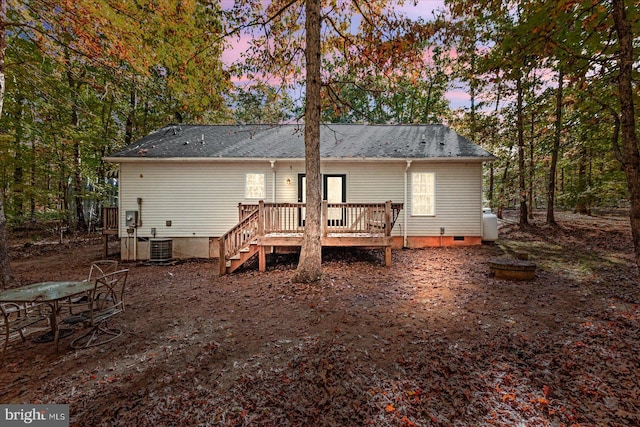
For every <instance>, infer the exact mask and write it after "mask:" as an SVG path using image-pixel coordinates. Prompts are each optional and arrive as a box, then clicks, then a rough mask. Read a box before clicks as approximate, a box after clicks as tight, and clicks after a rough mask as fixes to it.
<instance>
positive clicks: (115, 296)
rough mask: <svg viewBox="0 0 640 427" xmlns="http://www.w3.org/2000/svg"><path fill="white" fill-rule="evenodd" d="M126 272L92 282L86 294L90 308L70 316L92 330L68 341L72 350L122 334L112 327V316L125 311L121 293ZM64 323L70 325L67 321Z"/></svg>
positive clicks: (119, 272) (102, 342)
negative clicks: (93, 283)
mask: <svg viewBox="0 0 640 427" xmlns="http://www.w3.org/2000/svg"><path fill="white" fill-rule="evenodd" d="M128 274H129V270H127V269H125V270H119V271H115V272H113V273H108V274H105V275H103V276H101V277H99V278H97V279H96V281H95V286H94V288H93V290H92V291H90V292H89V293H88V295H87V297H88V301H90V304H89V309H88V310H86V311H83V312H82V313H80V314H79V315H76V316H73V319H74V321H75V322H76V323H77V322H82V323H84V324H86V325H87V326H89V327H90V328H91V329H90V330H89V331H88V332H87V333H85V334H84V335H82V336H81V337H79V338H76V339H75V340H73V341H72V342H71V347H73V348H86V347H93V346H97V345H101V344H105V343H108V342H110V341H113V340H114V339H116V338H118V337H119V336H120V335H122V330H121V329H115V328H111V327H110V326H109V321H110V320H111V318H112V317H114V316H117V315H118V314H120V313H122V312H124V309H125V306H124V291H125V286H126V283H127V276H128ZM67 323H71V322H69V321H67Z"/></svg>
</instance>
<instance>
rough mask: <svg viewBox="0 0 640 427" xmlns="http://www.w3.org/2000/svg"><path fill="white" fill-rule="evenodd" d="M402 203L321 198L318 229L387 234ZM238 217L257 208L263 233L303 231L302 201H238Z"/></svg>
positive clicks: (304, 211)
mask: <svg viewBox="0 0 640 427" xmlns="http://www.w3.org/2000/svg"><path fill="white" fill-rule="evenodd" d="M402 207H403V204H402V203H391V202H390V201H389V202H385V203H328V202H326V201H323V202H322V218H323V219H326V221H323V222H322V223H323V229H322V233H323V234H324V235H326V234H329V233H369V234H384V235H387V236H389V235H390V234H391V230H392V229H393V226H394V225H395V223H396V221H397V219H398V216H399V215H400V211H401V210H402ZM238 212H239V214H240V218H241V219H242V218H244V217H246V216H247V215H248V214H250V213H254V212H258V215H259V221H260V223H261V224H262V230H263V232H264V233H265V234H269V233H301V232H303V231H304V224H305V216H306V204H305V203H263V202H260V203H259V204H257V205H255V204H252V205H246V204H240V205H239V206H238Z"/></svg>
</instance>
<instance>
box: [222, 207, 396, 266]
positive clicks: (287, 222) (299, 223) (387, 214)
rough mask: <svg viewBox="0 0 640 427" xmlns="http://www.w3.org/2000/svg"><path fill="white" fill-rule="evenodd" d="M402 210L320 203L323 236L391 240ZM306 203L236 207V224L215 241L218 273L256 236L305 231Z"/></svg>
mask: <svg viewBox="0 0 640 427" xmlns="http://www.w3.org/2000/svg"><path fill="white" fill-rule="evenodd" d="M402 208H403V204H402V203H391V202H390V201H388V202H385V203H328V202H326V201H324V202H322V235H323V236H327V235H328V234H331V233H340V234H348V233H366V234H368V235H371V236H380V235H384V236H390V235H391V230H392V229H393V226H394V225H395V222H396V220H397V219H398V217H399V215H400V211H401V210H402ZM305 216H306V204H305V203H265V202H263V201H260V202H259V203H258V204H257V205H256V204H251V205H247V204H239V205H238V217H239V221H240V222H239V223H238V224H237V225H236V226H235V227H233V228H232V229H231V230H229V231H228V232H226V233H225V234H224V235H223V236H222V237H220V239H219V240H218V245H219V246H218V248H219V256H220V273H221V274H224V272H225V269H226V261H227V260H229V259H231V258H233V257H234V256H236V255H238V254H239V253H240V252H241V251H242V250H244V249H246V248H247V247H249V245H250V244H251V243H252V242H254V241H255V240H256V238H257V237H259V236H264V235H266V234H292V233H302V232H303V231H304V225H305Z"/></svg>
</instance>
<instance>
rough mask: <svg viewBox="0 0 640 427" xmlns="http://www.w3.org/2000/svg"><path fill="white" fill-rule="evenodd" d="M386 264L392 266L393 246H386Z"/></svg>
mask: <svg viewBox="0 0 640 427" xmlns="http://www.w3.org/2000/svg"><path fill="white" fill-rule="evenodd" d="M384 265H385V266H386V267H391V246H385V247H384Z"/></svg>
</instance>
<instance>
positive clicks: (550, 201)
mask: <svg viewBox="0 0 640 427" xmlns="http://www.w3.org/2000/svg"><path fill="white" fill-rule="evenodd" d="M563 80H564V73H563V71H562V67H558V90H557V92H556V123H555V132H554V135H553V147H552V148H551V164H550V165H549V181H548V185H549V186H548V187H547V224H549V225H556V224H557V222H556V217H555V211H554V209H555V201H556V168H557V167H558V152H559V151H560V138H561V136H562V98H563V96H564V95H563V93H562V91H563V83H564V81H563Z"/></svg>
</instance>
